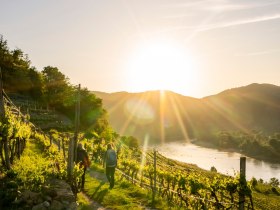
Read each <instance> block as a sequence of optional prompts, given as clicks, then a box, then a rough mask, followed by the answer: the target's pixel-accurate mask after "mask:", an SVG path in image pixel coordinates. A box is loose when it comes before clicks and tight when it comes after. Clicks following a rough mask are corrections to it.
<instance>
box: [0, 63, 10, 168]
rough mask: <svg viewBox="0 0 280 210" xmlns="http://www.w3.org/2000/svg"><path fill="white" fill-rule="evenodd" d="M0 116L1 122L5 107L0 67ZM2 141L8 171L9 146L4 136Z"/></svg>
mask: <svg viewBox="0 0 280 210" xmlns="http://www.w3.org/2000/svg"><path fill="white" fill-rule="evenodd" d="M0 115H1V121H4V119H5V105H4V96H3V82H2V71H1V67H0ZM2 138H3V139H2V141H3V145H4V155H5V165H6V167H7V169H8V170H10V169H11V163H10V157H9V145H8V138H7V136H6V135H3V136H2Z"/></svg>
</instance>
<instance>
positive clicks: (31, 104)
mask: <svg viewBox="0 0 280 210" xmlns="http://www.w3.org/2000/svg"><path fill="white" fill-rule="evenodd" d="M8 95H9V97H10V98H11V100H12V101H13V102H14V104H15V105H16V106H17V107H19V108H20V111H21V112H22V113H23V114H29V115H30V121H31V122H32V123H33V124H35V125H36V126H38V127H40V128H41V129H43V130H50V129H57V130H67V129H70V128H72V127H73V123H72V122H71V120H70V119H69V118H68V117H66V116H65V115H63V114H61V113H59V112H57V111H55V110H53V109H48V107H47V106H46V105H42V104H40V103H38V102H37V101H35V100H34V99H32V98H30V97H27V96H24V95H20V94H13V93H9V94H8Z"/></svg>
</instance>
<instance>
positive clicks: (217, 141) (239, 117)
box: [95, 84, 280, 160]
mask: <svg viewBox="0 0 280 210" xmlns="http://www.w3.org/2000/svg"><path fill="white" fill-rule="evenodd" d="M95 94H96V95H97V96H99V97H101V98H102V99H103V103H104V106H105V108H106V109H107V110H108V112H109V117H110V118H109V119H110V123H111V124H112V126H113V127H114V128H115V129H116V130H117V131H118V132H121V133H123V134H129V135H134V136H136V137H138V138H139V139H141V140H142V141H143V140H144V138H145V136H146V135H147V134H148V135H149V136H150V139H151V141H153V142H155V143H156V142H164V141H174V140H183V139H190V140H196V142H197V143H198V144H203V145H212V146H215V147H219V148H226V149H227V148H231V149H236V150H238V151H243V152H245V153H246V154H250V155H253V156H269V157H268V159H270V160H273V159H274V160H277V158H279V151H280V146H279V145H280V135H279V132H280V107H279V104H280V87H278V86H275V85H270V84H251V85H248V86H244V87H240V88H234V89H230V90H226V91H224V92H221V93H219V94H217V95H213V96H208V97H205V98H202V99H196V98H191V97H187V96H183V95H179V94H176V93H173V92H170V91H165V92H161V91H150V92H144V93H126V92H119V93H111V94H107V93H100V92H95ZM144 114H146V115H144ZM262 158H266V157H262Z"/></svg>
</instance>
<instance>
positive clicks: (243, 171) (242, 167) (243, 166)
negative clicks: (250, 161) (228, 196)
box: [239, 157, 246, 210]
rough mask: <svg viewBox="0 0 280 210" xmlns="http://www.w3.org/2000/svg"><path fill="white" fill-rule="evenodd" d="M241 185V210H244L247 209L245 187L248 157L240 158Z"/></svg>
mask: <svg viewBox="0 0 280 210" xmlns="http://www.w3.org/2000/svg"><path fill="white" fill-rule="evenodd" d="M239 182H240V185H241V186H242V190H241V192H240V193H239V210H244V207H245V193H244V192H243V187H244V185H245V184H246V157H240V180H239Z"/></svg>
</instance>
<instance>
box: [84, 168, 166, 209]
mask: <svg viewBox="0 0 280 210" xmlns="http://www.w3.org/2000/svg"><path fill="white" fill-rule="evenodd" d="M115 180H116V182H115V187H114V188H113V189H109V183H108V182H107V179H106V176H105V174H104V172H103V169H101V168H100V167H98V166H97V167H96V165H94V167H93V168H91V169H90V171H89V172H88V173H87V175H86V183H85V192H84V193H85V194H86V196H85V194H83V193H79V194H78V202H79V207H78V209H79V210H90V209H98V210H103V209H108V210H109V209H116V210H118V209H119V210H121V209H122V210H124V209H126V210H127V209H135V210H139V209H151V194H150V192H148V191H146V190H144V189H142V188H140V187H137V186H135V185H132V184H131V183H130V182H127V181H126V180H123V178H122V177H121V176H120V175H119V174H118V173H116V179H115ZM157 199H160V198H157ZM101 205H102V206H101ZM163 205H166V203H165V201H162V200H161V201H160V202H159V204H158V208H157V209H164V207H163Z"/></svg>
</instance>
